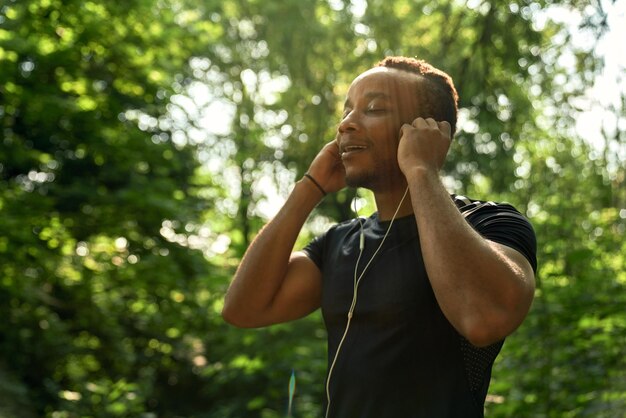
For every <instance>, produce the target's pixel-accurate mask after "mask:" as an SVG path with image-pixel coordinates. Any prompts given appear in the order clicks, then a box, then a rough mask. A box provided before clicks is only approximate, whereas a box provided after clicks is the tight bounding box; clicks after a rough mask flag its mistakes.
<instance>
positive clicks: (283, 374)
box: [0, 0, 626, 418]
mask: <svg viewBox="0 0 626 418" xmlns="http://www.w3.org/2000/svg"><path fill="white" fill-rule="evenodd" d="M620 3H621V2H617V3H616V2H613V1H611V0H603V1H599V0H589V1H585V0H537V1H532V0H515V1H506V0H497V1H496V0H467V1H464V0H439V1H426V0H352V1H349V0H281V1H270V0H268V1H265V0H247V1H245V0H204V1H199V0H171V1H167V0H125V1H118V0H99V1H86V0H80V1H79V0H0V124H1V129H0V417H1V418H13V417H19V418H31V417H49V418H73V417H145V418H157V417H197V418H199V417H218V418H221V417H226V418H228V417H232V418H245V417H262V418H277V417H284V416H285V415H286V407H287V400H288V399H287V398H288V382H289V376H290V374H291V371H292V370H294V371H295V374H296V378H297V389H296V396H295V399H294V414H293V416H294V417H302V418H305V417H307V418H315V417H319V416H320V415H321V414H320V412H321V401H322V398H323V378H324V372H325V366H326V353H325V331H324V328H323V326H322V323H321V320H320V316H319V314H318V313H316V314H313V315H312V316H311V317H309V318H306V319H304V320H300V321H297V322H294V323H290V324H284V325H279V326H275V327H271V328H267V329H259V330H240V329H235V328H232V327H230V326H227V325H226V324H225V323H224V322H223V321H222V319H221V317H220V310H221V306H222V298H223V295H224V292H225V289H226V287H227V284H228V282H229V280H230V277H231V275H232V273H233V271H234V269H235V268H236V266H237V264H238V261H239V259H240V258H241V256H242V254H243V251H244V249H245V248H246V246H247V245H248V243H249V242H250V240H251V239H252V238H253V237H254V235H255V233H256V232H257V231H258V229H259V228H260V227H261V226H262V225H263V224H264V222H266V220H267V219H268V217H271V216H272V214H273V213H275V211H276V209H277V205H279V204H280V202H281V201H282V199H284V197H285V196H286V194H287V193H288V192H289V190H290V189H291V187H292V186H293V183H294V181H295V180H297V179H298V178H300V176H301V175H302V173H303V172H304V171H305V170H306V168H307V166H308V163H309V162H310V161H311V159H312V158H313V156H314V155H315V154H316V153H317V151H318V150H319V149H320V148H321V147H322V145H323V144H324V143H326V142H327V141H329V140H330V139H332V138H333V136H334V130H335V126H336V123H337V122H338V120H339V114H340V111H341V109H340V106H341V103H342V102H343V97H344V95H345V93H346V90H347V86H348V85H349V83H350V82H351V80H352V78H353V77H354V76H355V75H357V74H358V73H360V72H361V71H364V70H366V69H367V68H369V67H370V66H372V65H373V64H374V63H375V62H376V61H378V60H379V59H381V58H382V57H383V56H385V55H408V56H417V57H420V58H424V59H426V60H428V61H430V62H432V63H433V64H435V65H436V66H438V67H441V68H443V69H445V70H446V71H448V72H449V73H450V74H451V75H452V76H453V78H454V80H455V82H456V85H457V88H458V90H459V93H460V96H461V102H460V107H461V112H460V123H459V132H458V134H457V136H456V139H455V142H454V145H453V149H452V151H451V155H450V160H449V163H448V165H447V166H446V167H445V173H444V174H445V176H446V181H447V184H449V186H450V189H451V190H450V191H451V192H458V193H463V194H467V195H469V196H472V197H475V198H489V199H493V200H501V201H508V202H511V203H513V204H514V205H515V206H517V207H518V208H519V209H520V210H521V211H522V212H524V213H525V214H526V215H527V216H528V217H529V218H530V219H531V220H532V222H533V224H534V226H535V228H536V232H537V236H538V241H539V248H538V251H539V254H538V256H539V263H540V269H539V273H538V277H537V291H536V298H535V301H534V305H533V308H532V310H531V313H530V315H529V317H528V319H527V320H526V322H525V323H524V324H523V326H522V327H521V328H520V329H519V330H518V331H517V332H516V333H515V334H514V335H513V336H511V337H510V338H509V339H508V340H507V342H506V344H505V346H504V349H503V352H502V355H501V356H500V358H499V359H498V361H497V363H496V366H495V371H494V377H493V380H492V385H491V387H490V395H489V397H488V401H487V404H486V410H487V416H489V417H559V418H561V417H623V416H625V414H626V268H625V267H626V261H625V259H626V239H625V237H626V183H625V175H626V134H625V133H624V132H625V131H626V97H625V89H624V85H625V84H624V83H625V79H624V75H625V74H624V71H625V70H624V68H621V69H619V71H618V72H617V73H613V76H614V77H613V78H612V79H609V83H608V85H609V90H607V92H608V93H610V94H608V93H607V96H606V97H605V99H608V98H609V97H611V98H613V99H612V100H604V101H600V102H597V101H595V99H593V98H590V96H589V95H587V93H588V92H589V91H591V90H590V89H592V88H593V87H594V85H595V83H596V82H597V81H598V80H600V78H601V77H602V76H603V75H604V76H606V75H607V74H606V72H605V69H606V68H607V67H606V65H605V64H606V62H607V60H608V59H609V58H610V57H611V56H613V55H623V54H624V49H623V47H624V43H623V42H624V40H623V39H622V41H621V43H619V44H614V47H613V48H616V49H608V50H607V48H605V49H604V50H603V49H602V48H600V47H599V45H601V44H602V40H603V39H604V38H605V37H606V36H607V33H608V30H609V23H610V22H611V19H612V18H614V19H621V22H619V23H618V22H617V21H616V20H613V22H614V24H615V25H618V24H619V25H622V26H623V25H624V23H626V22H625V21H624V14H623V10H624V8H622V9H621V10H622V14H621V15H619V16H614V17H612V16H611V13H612V12H611V11H612V10H616V8H617V5H618V4H620ZM622 6H623V4H622ZM611 83H612V84H611ZM615 98H616V99H615ZM594 108H595V109H599V108H601V109H602V112H596V113H592V114H591V115H592V117H591V118H590V117H589V115H590V114H589V113H588V112H587V111H588V110H590V109H594ZM585 115H586V116H585ZM581 121H583V122H584V121H587V122H598V124H597V125H596V126H597V127H598V128H597V135H595V136H594V137H593V138H591V137H590V136H588V135H586V134H585V133H584V132H585V131H583V130H582V129H577V127H578V128H581ZM587 122H586V123H583V124H582V125H588V124H589V123H587ZM583 127H584V126H583ZM352 198H353V194H352V193H351V192H347V191H344V192H341V193H338V194H337V195H334V196H328V197H327V198H326V200H325V201H324V202H323V203H322V204H321V205H320V206H319V207H318V208H317V209H316V212H315V214H314V216H313V217H312V218H311V220H310V222H309V224H308V225H307V229H306V231H305V232H304V233H303V234H302V237H301V242H300V243H299V245H302V244H303V243H304V242H306V241H307V239H310V238H311V237H312V236H313V235H314V234H317V233H320V232H321V231H323V230H324V228H326V227H327V226H328V225H329V224H330V223H331V222H334V221H337V220H341V219H345V218H348V217H351V216H353V214H352V211H351V210H350V203H351V201H352ZM364 200H365V201H367V199H364ZM366 206H367V207H368V208H369V209H371V202H370V203H367V202H366Z"/></svg>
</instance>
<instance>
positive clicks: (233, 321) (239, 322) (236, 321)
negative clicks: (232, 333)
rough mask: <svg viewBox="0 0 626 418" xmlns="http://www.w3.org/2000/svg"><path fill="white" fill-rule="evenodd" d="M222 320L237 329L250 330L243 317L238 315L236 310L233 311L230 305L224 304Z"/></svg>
mask: <svg viewBox="0 0 626 418" xmlns="http://www.w3.org/2000/svg"><path fill="white" fill-rule="evenodd" d="M222 319H223V320H224V322H226V323H227V324H230V325H232V326H235V327H237V328H250V326H246V325H247V324H246V322H245V321H244V320H243V319H242V318H241V315H237V311H236V309H233V308H232V307H230V306H229V305H228V304H226V303H225V304H224V308H222Z"/></svg>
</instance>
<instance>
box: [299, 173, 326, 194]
mask: <svg viewBox="0 0 626 418" xmlns="http://www.w3.org/2000/svg"><path fill="white" fill-rule="evenodd" d="M304 177H306V178H308V179H309V180H311V181H312V182H313V184H315V186H317V188H318V189H320V192H322V195H323V196H326V190H324V188H323V187H322V186H321V185H320V184H319V183H318V182H317V180H315V179H314V178H313V176H312V175H310V174H309V173H304Z"/></svg>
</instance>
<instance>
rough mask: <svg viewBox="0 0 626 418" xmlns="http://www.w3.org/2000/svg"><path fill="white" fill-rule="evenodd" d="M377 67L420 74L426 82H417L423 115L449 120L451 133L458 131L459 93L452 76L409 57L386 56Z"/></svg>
mask: <svg viewBox="0 0 626 418" xmlns="http://www.w3.org/2000/svg"><path fill="white" fill-rule="evenodd" d="M376 67H388V68H396V69H398V70H403V71H407V72H410V73H413V74H417V75H418V76H420V78H421V79H422V80H424V81H425V83H418V84H417V94H418V96H419V98H420V101H419V103H420V112H421V113H422V115H420V116H421V117H424V118H433V119H435V120H437V121H444V120H445V121H447V122H448V123H449V124H450V128H451V135H452V136H454V133H455V132H456V119H457V112H458V101H459V95H458V93H457V91H456V88H455V87H454V82H453V81H452V77H450V76H449V75H448V74H446V73H445V72H443V71H441V70H439V69H437V68H435V67H433V66H432V65H431V64H429V63H427V62H426V61H424V60H420V59H416V58H409V57H400V56H396V57H386V58H384V59H382V60H381V61H379V62H378V63H377V64H376Z"/></svg>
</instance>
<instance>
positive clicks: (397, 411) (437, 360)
mask: <svg viewBox="0 0 626 418" xmlns="http://www.w3.org/2000/svg"><path fill="white" fill-rule="evenodd" d="M452 198H453V199H454V201H455V203H456V205H457V207H458V208H459V210H460V211H461V212H462V213H463V215H464V216H465V218H466V220H467V221H468V222H469V223H470V225H472V226H473V227H474V229H475V230H476V231H478V232H479V233H480V234H481V235H482V236H484V237H485V238H487V239H489V240H492V241H495V242H498V243H501V244H504V245H507V246H510V247H512V248H514V249H516V250H517V251H519V252H520V253H522V254H523V255H524V256H526V258H527V259H528V260H529V262H530V264H531V265H532V267H533V270H536V267H537V261H536V256H535V253H536V241H535V235H534V231H533V229H532V226H531V225H530V223H529V222H528V221H527V220H526V218H524V217H523V216H522V215H521V214H520V213H519V212H518V211H517V210H515V209H514V208H513V207H512V206H510V205H506V204H496V203H493V202H480V201H474V200H470V199H467V198H465V197H462V196H454V195H453V196H452ZM362 222H363V229H364V233H365V249H364V251H363V254H362V256H361V261H360V262H359V270H358V274H360V273H361V271H362V269H363V267H364V266H365V265H366V264H367V262H368V261H369V260H370V259H371V257H372V254H373V253H374V252H375V250H376V248H377V247H378V245H379V244H380V242H381V240H382V239H383V236H384V235H385V232H386V231H387V228H388V226H389V222H381V221H380V220H379V219H378V217H377V214H374V215H372V216H371V217H370V218H367V219H365V220H362ZM360 229H361V227H360V225H359V220H356V219H354V220H350V221H346V222H343V223H340V224H337V225H335V226H333V227H332V228H330V229H329V230H328V231H327V232H326V233H325V234H324V235H322V236H320V237H318V238H316V239H315V240H313V241H312V242H311V243H310V244H309V245H308V246H307V247H306V248H305V249H304V252H305V253H306V254H307V255H308V257H309V258H310V259H311V260H313V262H314V263H315V264H316V265H317V266H318V267H319V269H320V271H321V272H322V314H323V317H324V323H325V325H326V329H327V331H328V362H329V367H330V363H331V362H332V359H333V357H334V356H335V353H336V351H337V346H338V344H339V342H340V340H341V338H342V335H343V333H344V330H345V327H346V321H347V312H348V309H349V307H350V304H351V302H352V295H353V289H354V269H355V265H356V263H357V258H358V255H359V236H360ZM451 239H454V238H453V237H451ZM502 344H503V341H502V342H499V343H496V344H493V345H491V346H489V347H484V348H478V347H474V346H473V345H471V344H470V343H469V342H468V341H467V340H466V339H465V338H464V337H462V336H461V335H460V334H459V333H458V332H457V331H456V330H455V329H454V328H453V327H452V325H451V324H450V323H449V322H448V320H447V319H446V318H445V316H444V315H443V313H442V312H441V309H440V308H439V306H438V304H437V301H436V299H435V296H434V294H433V290H432V288H431V285H430V281H429V280H428V277H427V275H426V270H425V267H424V261H423V259H422V255H421V248H420V242H419V238H418V231H417V225H416V222H415V218H414V217H413V216H407V217H403V218H399V219H396V220H395V221H394V223H393V226H392V228H391V230H390V232H389V235H388V236H387V238H386V240H385V242H384V245H383V247H382V248H381V250H380V251H379V253H378V254H377V255H376V257H375V258H374V260H373V261H372V262H371V264H370V266H369V267H368V269H367V272H366V274H365V275H364V277H363V279H362V280H361V282H360V285H359V288H358V299H357V303H356V308H355V310H354V315H353V319H352V322H351V325H350V329H349V331H348V333H347V336H346V337H345V341H344V342H343V346H342V348H341V350H340V353H339V356H338V358H337V360H336V364H335V366H334V368H333V372H332V376H331V379H330V385H329V389H330V398H331V408H330V413H329V417H334V418H453V417H459V418H461V417H462V418H471V417H482V416H483V406H484V402H485V397H486V394H487V389H488V386H489V380H490V378H491V368H492V365H493V362H494V360H495V358H496V356H497V354H498V353H499V351H500V349H501V347H502ZM324 407H326V405H324Z"/></svg>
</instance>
